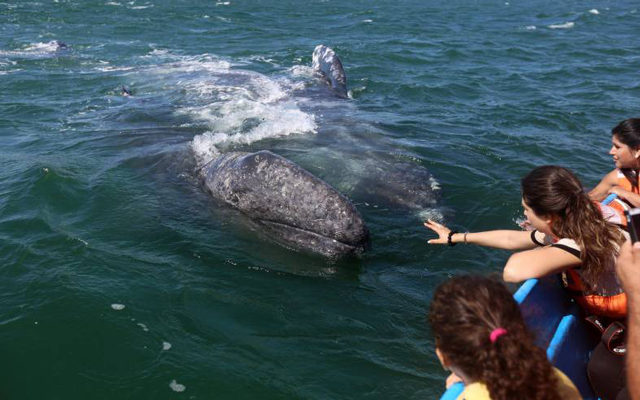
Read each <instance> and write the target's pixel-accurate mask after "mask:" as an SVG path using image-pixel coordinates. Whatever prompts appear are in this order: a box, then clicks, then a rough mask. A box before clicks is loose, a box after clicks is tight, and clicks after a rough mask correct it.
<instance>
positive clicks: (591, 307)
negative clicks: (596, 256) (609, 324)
mask: <svg viewBox="0 0 640 400" xmlns="http://www.w3.org/2000/svg"><path fill="white" fill-rule="evenodd" d="M562 282H563V284H564V286H565V288H566V289H567V290H568V291H569V294H570V295H571V297H573V298H574V299H575V300H576V301H577V302H578V304H580V306H581V307H582V308H583V309H584V310H585V311H586V312H587V314H589V315H597V316H601V317H609V318H614V319H620V318H624V317H626V316H627V295H626V293H624V292H623V293H618V294H615V295H613V296H604V295H601V294H585V293H584V290H583V288H584V287H583V285H582V278H581V277H580V274H579V273H578V271H576V270H575V269H574V268H569V269H567V270H565V271H564V272H563V273H562Z"/></svg>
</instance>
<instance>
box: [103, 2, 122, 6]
mask: <svg viewBox="0 0 640 400" xmlns="http://www.w3.org/2000/svg"><path fill="white" fill-rule="evenodd" d="M105 5H106V6H121V5H122V4H120V3H116V2H114V1H110V2H108V3H105Z"/></svg>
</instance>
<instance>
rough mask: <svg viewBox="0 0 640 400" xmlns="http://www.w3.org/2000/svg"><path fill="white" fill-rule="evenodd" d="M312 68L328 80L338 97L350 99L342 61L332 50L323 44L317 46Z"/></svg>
mask: <svg viewBox="0 0 640 400" xmlns="http://www.w3.org/2000/svg"><path fill="white" fill-rule="evenodd" d="M311 67H312V68H313V69H314V70H315V71H316V72H318V74H320V75H321V76H322V77H323V78H324V79H325V80H326V82H327V84H328V85H329V86H331V89H332V90H333V92H334V93H335V94H336V95H338V96H340V97H342V98H345V99H346V98H348V97H349V95H348V92H347V75H346V74H345V73H344V68H343V67H342V61H340V59H339V58H338V56H337V55H336V53H335V52H334V51H333V50H332V49H330V48H329V47H327V46H325V45H322V44H321V45H318V46H316V48H315V49H314V50H313V62H312V65H311Z"/></svg>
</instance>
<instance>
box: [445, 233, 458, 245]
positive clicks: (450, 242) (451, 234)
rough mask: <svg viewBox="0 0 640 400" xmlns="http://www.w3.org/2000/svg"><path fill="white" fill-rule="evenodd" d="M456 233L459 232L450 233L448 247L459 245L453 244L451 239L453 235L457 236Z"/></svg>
mask: <svg viewBox="0 0 640 400" xmlns="http://www.w3.org/2000/svg"><path fill="white" fill-rule="evenodd" d="M456 233H458V231H450V232H449V237H447V245H448V246H450V247H453V246H455V245H456V244H457V243H453V242H452V241H451V237H452V236H453V235H455V234H456Z"/></svg>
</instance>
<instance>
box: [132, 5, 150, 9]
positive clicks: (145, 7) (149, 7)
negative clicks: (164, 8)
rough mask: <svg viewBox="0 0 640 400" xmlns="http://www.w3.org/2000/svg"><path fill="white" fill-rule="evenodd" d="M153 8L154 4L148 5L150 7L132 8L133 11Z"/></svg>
mask: <svg viewBox="0 0 640 400" xmlns="http://www.w3.org/2000/svg"><path fill="white" fill-rule="evenodd" d="M151 7H153V4H151V5H148V6H135V7H131V9H132V10H144V9H145V8H151Z"/></svg>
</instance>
